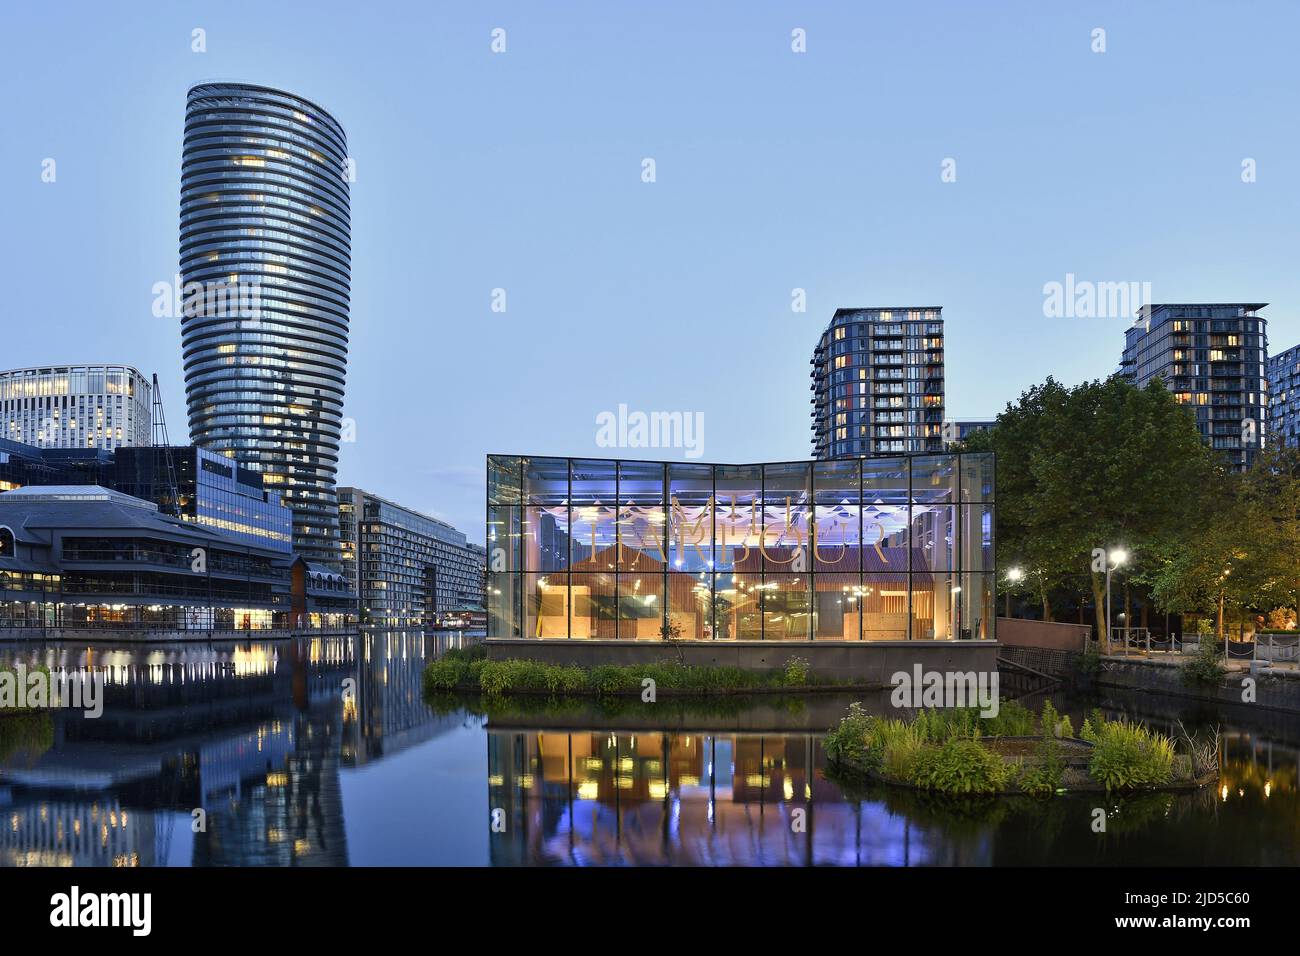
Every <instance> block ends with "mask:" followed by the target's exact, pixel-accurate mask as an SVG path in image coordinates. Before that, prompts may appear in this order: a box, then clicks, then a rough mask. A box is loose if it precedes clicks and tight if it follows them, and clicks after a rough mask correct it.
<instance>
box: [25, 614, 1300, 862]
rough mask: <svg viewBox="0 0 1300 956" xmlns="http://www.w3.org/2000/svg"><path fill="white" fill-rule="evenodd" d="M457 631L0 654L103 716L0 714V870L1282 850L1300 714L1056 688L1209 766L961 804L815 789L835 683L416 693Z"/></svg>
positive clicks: (1251, 858) (1071, 706)
mask: <svg viewBox="0 0 1300 956" xmlns="http://www.w3.org/2000/svg"><path fill="white" fill-rule="evenodd" d="M464 640H465V638H464V637H463V636H462V635H449V636H446V635H444V636H437V637H435V636H432V635H430V636H427V637H426V636H423V635H420V634H417V633H390V634H383V633H380V634H365V635H362V636H358V637H352V638H320V639H316V640H312V641H297V642H283V641H282V642H266V643H258V642H252V643H243V644H211V645H209V644H193V645H167V646H150V645H140V644H116V645H110V644H100V645H95V646H93V647H89V648H88V647H85V646H70V645H48V646H47V645H40V644H23V645H14V644H7V645H0V662H2V663H9V664H12V663H14V662H16V661H24V662H27V663H43V664H46V665H47V666H50V667H53V668H58V667H65V668H75V667H83V666H87V664H89V666H91V667H94V668H96V669H98V670H99V671H101V672H102V673H103V674H104V675H105V679H106V682H107V689H106V699H107V704H106V707H105V711H104V714H103V716H102V717H100V718H99V719H87V718H86V717H84V716H83V715H82V714H81V713H80V712H75V711H68V710H59V711H56V712H53V713H46V714H42V715H40V716H37V717H12V716H9V717H3V718H0V866H23V865H79V866H85V865H90V866H113V865H127V866H231V865H235V866H238V865H254V866H256V865H274V866H343V865H353V866H366V865H430V864H444V865H447V864H450V865H535V864H545V865H665V864H668V865H699V864H707V865H745V866H806V865H824V864H830V865H843V866H923V865H979V866H985V865H992V866H998V865H1012V864H1039V865H1056V864H1097V865H1111V866H1114V865H1126V864H1144V865H1152V864H1167V865H1200V864H1283V865H1293V864H1297V863H1300V796H1298V794H1300V761H1298V760H1297V755H1298V752H1300V717H1296V716H1289V715H1280V714H1274V713H1269V712H1265V711H1261V710H1253V709H1248V708H1244V707H1243V708H1240V709H1234V710H1233V711H1232V712H1227V711H1218V710H1213V709H1198V708H1197V707H1196V706H1195V705H1192V706H1190V707H1189V706H1188V705H1187V704H1186V703H1185V702H1178V701H1173V700H1168V699H1162V698H1158V697H1153V696H1150V695H1148V696H1143V697H1132V696H1127V697H1119V696H1116V697H1108V698H1104V699H1098V700H1073V701H1072V700H1058V701H1057V703H1058V706H1059V707H1061V708H1062V709H1065V710H1067V711H1072V712H1073V713H1074V714H1075V715H1076V721H1075V723H1076V726H1077V725H1078V722H1079V721H1078V719H1077V716H1078V715H1080V714H1081V713H1082V712H1083V710H1084V709H1085V708H1091V707H1093V706H1101V707H1102V708H1103V709H1105V710H1106V711H1107V712H1108V713H1109V714H1111V715H1115V714H1118V713H1126V714H1128V715H1130V716H1134V717H1140V718H1142V719H1145V720H1147V721H1149V722H1151V723H1153V724H1156V725H1158V726H1160V727H1161V728H1162V729H1171V728H1172V727H1174V723H1175V721H1177V720H1180V719H1181V720H1182V721H1184V722H1185V724H1186V726H1187V727H1188V728H1189V729H1194V728H1197V727H1205V726H1209V725H1218V726H1220V727H1221V729H1222V730H1223V739H1224V747H1223V771H1222V779H1221V781H1220V782H1219V784H1218V785H1216V786H1215V787H1213V788H1206V789H1204V790H1201V791H1199V792H1196V793H1191V794H1182V795H1148V796H1143V797H1128V798H1124V799H1107V798H1103V797H1100V796H1096V795H1079V796H1065V797H1057V798H1055V799H1052V800H1047V801H1034V800H1029V799H1015V800H1007V799H988V800H984V801H980V802H974V803H972V802H962V803H953V802H951V801H945V800H942V799H936V798H927V797H924V796H919V795H916V794H913V793H910V792H905V791H898V790H892V789H889V788H876V789H868V790H866V791H864V792H855V791H853V790H851V789H846V788H844V787H841V786H840V785H839V784H837V783H836V782H835V781H833V780H831V779H827V777H826V775H825V773H824V764H825V760H824V754H823V752H822V747H821V732H822V731H823V730H824V729H825V728H826V727H828V726H830V725H831V723H832V722H833V721H834V719H835V717H836V716H837V715H838V714H840V713H842V712H843V710H844V708H845V707H846V706H847V704H848V702H849V701H848V699H846V698H830V697H825V696H819V697H815V698H808V699H793V700H787V699H765V700H762V701H760V702H758V703H751V704H748V705H738V704H734V703H728V702H723V703H720V704H714V705H711V706H708V707H703V708H700V707H686V706H683V705H680V704H670V703H661V704H659V705H654V706H653V707H647V706H642V705H639V704H621V705H617V706H614V707H609V708H599V707H593V706H590V705H587V704H579V705H573V706H567V707H560V708H556V707H543V706H540V705H530V706H523V707H520V706H514V707H509V708H505V709H499V710H493V712H492V713H490V714H487V713H483V712H482V711H481V710H479V709H478V705H477V704H469V705H468V706H467V704H466V702H464V701H455V700H442V701H435V702H432V706H431V705H430V704H429V703H426V702H425V701H424V700H423V698H422V695H421V689H420V674H421V670H422V667H423V664H424V661H425V660H426V659H428V658H431V657H433V656H436V655H437V654H439V653H441V651H442V649H443V648H444V647H446V646H447V645H449V644H456V643H461V642H463V641H464ZM349 681H350V683H349ZM864 703H865V704H866V706H868V707H869V708H878V709H881V710H883V708H884V707H885V700H884V699H883V697H882V698H880V699H874V700H868V701H865V702H864ZM197 808H201V809H202V810H203V811H204V814H205V819H204V820H203V821H202V822H203V824H204V825H203V828H202V831H201V832H195V829H196V825H195V815H194V811H195V810H196V809H197ZM1097 808H1101V809H1103V810H1104V811H1105V813H1106V832H1105V833H1097V832H1094V829H1093V824H1094V819H1095V810H1096V809H1097Z"/></svg>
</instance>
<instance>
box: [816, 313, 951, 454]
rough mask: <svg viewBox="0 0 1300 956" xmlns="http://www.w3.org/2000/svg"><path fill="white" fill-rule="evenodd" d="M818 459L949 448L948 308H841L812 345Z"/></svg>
mask: <svg viewBox="0 0 1300 956" xmlns="http://www.w3.org/2000/svg"><path fill="white" fill-rule="evenodd" d="M811 364H812V373H811V376H812V393H813V396H812V405H813V409H812V431H813V436H812V444H813V456H814V457H815V458H819V459H827V458H855V457H870V456H873V455H900V454H916V453H918V452H939V451H942V450H943V409H944V402H943V379H944V366H943V309H942V308H941V307H940V306H920V307H904V308H889V309H886V308H870V309H836V310H835V315H834V317H833V318H832V319H831V323H830V325H828V326H827V327H826V331H824V332H823V333H822V335H821V339H820V340H819V341H818V343H817V347H816V348H815V349H814V350H813V357H812V360H811Z"/></svg>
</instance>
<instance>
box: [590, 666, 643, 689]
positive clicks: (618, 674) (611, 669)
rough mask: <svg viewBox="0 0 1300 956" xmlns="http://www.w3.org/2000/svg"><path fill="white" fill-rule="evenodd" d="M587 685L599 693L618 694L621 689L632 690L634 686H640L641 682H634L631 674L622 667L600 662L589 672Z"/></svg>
mask: <svg viewBox="0 0 1300 956" xmlns="http://www.w3.org/2000/svg"><path fill="white" fill-rule="evenodd" d="M587 686H589V687H590V688H591V689H592V690H594V691H595V692H596V693H597V694H617V693H619V692H620V691H625V690H631V689H632V688H633V687H640V682H639V681H637V682H636V683H635V684H633V683H632V681H631V680H630V678H629V675H628V674H627V673H626V672H625V671H624V669H623V668H621V667H615V666H614V665H613V664H600V665H597V666H596V667H593V668H592V669H591V670H590V671H588V672H587Z"/></svg>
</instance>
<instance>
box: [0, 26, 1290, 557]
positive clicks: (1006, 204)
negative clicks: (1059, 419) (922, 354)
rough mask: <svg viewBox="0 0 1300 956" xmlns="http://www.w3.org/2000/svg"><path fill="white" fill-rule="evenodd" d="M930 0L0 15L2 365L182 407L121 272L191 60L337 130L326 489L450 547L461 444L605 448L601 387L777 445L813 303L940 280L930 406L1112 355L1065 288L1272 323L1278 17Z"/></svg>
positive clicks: (473, 481)
mask: <svg viewBox="0 0 1300 956" xmlns="http://www.w3.org/2000/svg"><path fill="white" fill-rule="evenodd" d="M1175 6H1176V7H1177V9H1178V11H1179V13H1180V17H1179V18H1178V19H1177V20H1175V19H1172V18H1171V17H1170V16H1169V14H1170V13H1171V12H1172V11H1173V10H1174V8H1175ZM943 8H944V9H943V12H942V15H940V16H936V15H935V14H934V13H933V12H926V13H921V12H918V11H908V10H879V11H876V10H872V11H864V10H859V9H855V8H850V7H848V6H847V5H845V6H843V7H839V8H836V9H828V10H787V9H783V8H780V7H778V6H776V5H763V6H759V7H757V8H754V9H749V10H747V11H746V16H745V17H744V19H743V20H741V19H738V18H736V17H735V16H734V15H733V14H731V13H728V12H725V11H722V10H709V9H695V8H692V7H689V6H687V5H676V6H673V7H670V8H667V9H660V10H657V11H656V12H655V13H654V15H649V14H647V15H646V16H645V17H644V18H642V19H639V20H638V19H637V18H630V17H628V16H627V15H626V14H625V13H624V12H622V11H616V10H612V9H608V8H606V7H604V6H603V5H599V4H583V5H573V6H569V7H566V8H563V9H556V10H546V11H538V10H536V9H533V8H530V7H528V6H527V5H524V4H503V5H498V6H494V7H493V8H492V9H490V10H479V9H476V8H474V7H472V6H470V5H468V4H455V5H446V6H444V7H443V8H440V9H437V10H432V11H429V10H426V9H425V8H424V7H422V6H421V5H416V4H411V5H396V6H394V7H392V8H391V9H392V10H393V11H394V12H391V13H389V14H388V15H387V16H386V17H384V18H382V19H379V18H369V17H367V16H366V15H365V11H363V10H361V9H359V8H356V7H354V6H351V5H343V4H333V3H327V4H323V5H321V7H320V9H319V12H318V15H316V16H314V17H312V18H302V17H300V16H299V15H298V13H297V11H295V10H293V9H291V8H285V9H263V8H260V7H259V8H257V10H256V17H257V19H258V20H259V22H260V23H261V24H262V25H263V26H262V28H261V29H259V30H257V31H249V30H247V29H245V25H246V23H247V21H248V19H249V17H250V16H252V11H253V10H254V8H253V7H252V6H251V5H248V4H232V5H228V6H225V7H222V8H220V9H218V8H215V7H214V8H210V9H198V10H186V9H174V10H173V9H163V10H144V9H140V10H132V9H130V8H127V9H125V10H121V11H117V10H115V11H109V10H106V9H104V10H101V9H95V8H87V9H86V10H84V11H78V13H77V15H76V16H75V17H73V18H69V17H67V16H61V15H59V13H58V12H56V11H52V10H40V11H36V10H24V11H14V12H9V13H8V14H7V16H6V18H5V20H6V27H7V29H6V30H4V31H0V35H2V36H3V39H0V53H3V57H4V61H5V62H6V64H7V65H8V69H6V70H5V72H4V76H5V79H4V84H5V91H6V92H8V93H9V94H10V95H9V97H8V100H9V102H10V103H11V109H12V110H13V111H14V114H15V115H14V116H13V118H12V120H11V123H10V131H9V135H7V136H6V138H5V141H4V143H3V144H0V168H2V169H3V170H4V173H5V175H4V181H5V183H6V186H5V192H4V200H5V203H6V208H7V210H8V212H9V215H10V217H11V221H13V222H18V223H22V224H23V225H24V229H23V230H21V231H20V230H9V231H6V233H5V236H4V238H3V240H0V243H3V245H2V246H0V248H2V249H3V253H4V259H5V261H6V263H7V264H8V270H9V274H10V275H11V276H12V277H13V280H14V281H12V282H11V283H10V285H11V293H10V299H9V301H10V309H11V314H12V315H13V317H14V319H15V321H11V323H10V325H9V335H8V336H7V337H6V344H7V348H6V350H5V359H4V361H3V362H0V365H2V366H3V367H6V368H9V367H22V366H30V365H40V364H49V363H58V364H66V363H74V362H85V361H92V360H93V361H112V362H123V363H127V364H130V365H133V366H135V367H137V368H139V369H141V371H143V372H145V373H146V374H149V373H151V372H154V371H156V372H157V373H158V375H159V378H160V382H161V385H162V389H163V396H164V399H165V403H166V410H167V416H168V419H169V423H170V424H171V427H172V431H173V433H174V434H177V433H183V432H184V427H183V423H184V422H185V415H184V409H185V405H184V387H183V375H182V368H181V349H180V322H179V320H178V319H174V318H155V317H154V316H153V315H152V314H151V304H152V302H153V298H154V296H153V293H152V291H151V290H152V288H153V286H154V285H155V284H156V283H158V282H170V281H171V280H172V277H173V276H174V275H175V274H176V273H177V272H178V258H177V229H176V208H177V201H178V197H179V195H180V160H181V147H182V137H183V117H184V102H185V96H186V92H187V91H188V89H189V88H190V87H191V86H192V85H194V84H195V83H198V82H202V81H205V80H213V79H232V80H241V81H246V82H251V83H258V84H265V85H267V86H273V87H278V88H282V89H287V90H291V91H294V92H296V93H299V94H301V95H303V96H306V97H309V98H311V99H313V100H314V101H316V102H319V103H320V104H321V105H322V106H323V107H325V108H326V109H328V110H329V111H330V112H331V113H332V114H333V115H334V116H336V117H337V118H338V119H339V121H340V122H341V124H342V125H343V126H344V128H345V129H346V131H347V134H348V142H349V146H350V149H351V152H352V155H353V158H354V159H355V160H356V181H355V183H353V184H352V217H353V219H352V231H353V270H352V323H351V351H350V355H349V362H348V386H347V396H346V404H345V408H344V415H345V417H347V418H350V419H352V420H354V421H355V425H356V441H355V442H354V443H345V444H344V445H343V447H342V449H341V463H340V468H339V474H338V480H339V483H340V484H347V485H357V486H362V487H366V488H371V489H373V490H374V491H375V492H376V493H379V494H382V495H384V496H386V497H389V498H391V499H393V500H396V501H400V502H402V503H403V504H405V505H407V506H409V507H412V508H416V509H419V510H422V511H426V512H428V513H430V514H433V515H435V516H437V517H440V518H443V519H445V520H448V521H450V522H451V523H452V524H454V525H455V526H456V527H458V528H460V529H461V530H462V531H464V532H466V534H468V535H469V537H470V540H473V541H481V539H482V535H483V527H482V501H483V477H484V476H483V461H484V456H485V454H486V453H491V452H499V453H511V452H520V451H530V452H537V453H548V454H555V455H570V456H582V455H593V456H604V457H617V456H618V454H619V453H618V452H617V451H616V450H609V449H603V448H601V447H600V445H599V444H598V443H597V431H598V429H597V421H596V420H597V416H599V415H600V414H601V413H603V412H611V411H615V410H617V409H618V408H619V406H620V405H627V406H629V407H630V408H632V409H634V410H636V409H639V410H646V411H651V410H662V411H682V412H690V413H697V412H698V413H702V414H703V419H704V421H705V422H706V429H705V435H706V442H705V445H704V448H703V451H702V460H704V461H719V462H728V461H773V460H785V459H800V458H806V457H808V452H809V449H808V412H809V404H808V397H809V391H808V383H809V379H808V356H809V354H810V351H811V349H812V347H813V345H814V344H815V342H816V340H817V337H818V335H819V334H820V333H821V331H822V330H823V329H825V327H826V325H827V323H828V321H829V320H830V318H831V316H832V314H833V313H834V311H835V309H837V308H842V307H845V308H847V307H856V306H865V307H870V306H879V305H889V304H892V303H899V302H924V303H934V304H935V305H940V306H942V307H943V315H944V318H945V320H946V339H947V342H946V346H947V358H946V412H947V415H948V416H949V417H950V418H958V419H961V418H989V417H992V416H993V415H995V414H996V413H997V412H999V411H1000V410H1001V409H1002V408H1003V407H1004V405H1005V404H1006V403H1007V402H1008V401H1011V400H1014V399H1015V398H1016V397H1017V396H1018V395H1019V393H1020V392H1021V391H1022V390H1023V389H1025V388H1027V387H1029V386H1030V385H1032V384H1034V383H1036V382H1040V381H1042V379H1044V378H1045V377H1046V376H1047V375H1052V376H1054V377H1055V378H1057V379H1058V380H1060V381H1063V382H1065V383H1070V384H1072V383H1076V382H1079V381H1082V380H1084V379H1092V378H1099V377H1104V376H1106V375H1109V374H1111V373H1112V372H1114V371H1115V370H1116V368H1117V367H1118V364H1119V359H1120V354H1121V351H1122V349H1123V344H1124V330H1125V328H1126V327H1127V325H1128V324H1129V320H1127V319H1122V318H1107V319H1097V318H1093V319H1087V318H1078V319H1063V318H1062V319H1051V318H1047V317H1045V315H1044V307H1043V303H1044V295H1043V286H1044V285H1045V284H1046V283H1051V282H1065V281H1066V277H1067V276H1069V275H1073V276H1076V277H1078V278H1079V279H1081V280H1085V281H1094V282H1125V283H1127V282H1135V283H1150V288H1151V294H1152V298H1153V299H1154V301H1156V302H1236V301H1256V302H1267V303H1269V306H1268V308H1266V309H1265V310H1263V313H1262V314H1263V316H1264V317H1265V318H1267V319H1268V322H1269V329H1268V335H1269V350H1270V352H1272V353H1275V352H1278V351H1281V350H1283V349H1286V348H1288V347H1290V346H1292V345H1294V344H1296V342H1297V341H1300V319H1298V318H1297V316H1298V315H1300V310H1298V308H1297V307H1298V306H1300V284H1297V280H1296V278H1295V275H1294V272H1295V270H1294V267H1293V265H1292V263H1293V261H1294V259H1295V254H1294V253H1295V240H1294V238H1293V228H1292V225H1291V221H1290V219H1291V217H1290V216H1289V215H1288V213H1289V211H1290V210H1291V209H1292V208H1294V207H1295V204H1296V200H1297V199H1300V187H1298V186H1297V182H1296V177H1295V176H1293V175H1291V174H1290V169H1289V164H1290V162H1291V157H1292V156H1293V155H1295V154H1296V152H1297V146H1298V145H1300V144H1298V143H1297V133H1296V131H1295V130H1294V129H1292V128H1291V127H1292V124H1289V123H1288V122H1286V121H1285V119H1284V117H1286V116H1288V115H1289V112H1290V111H1289V106H1290V103H1291V102H1292V100H1293V97H1294V94H1295V88H1296V81H1295V79H1294V78H1293V77H1292V76H1291V75H1290V72H1289V71H1288V69H1287V66H1286V64H1287V63H1288V58H1287V57H1286V55H1285V54H1286V53H1287V52H1288V51H1287V50H1285V49H1284V47H1283V44H1285V43H1286V42H1287V37H1288V35H1289V33H1290V31H1289V30H1287V29H1285V26H1284V24H1285V23H1286V22H1287V21H1290V22H1292V23H1294V22H1295V20H1296V16H1295V13H1294V11H1292V10H1290V9H1288V8H1286V7H1285V6H1282V5H1269V12H1270V13H1271V14H1272V17H1271V18H1266V17H1264V16H1258V17H1254V16H1253V17H1250V18H1244V17H1239V16H1233V15H1232V14H1231V13H1230V12H1229V11H1226V10H1225V9H1224V8H1222V7H1217V6H1213V5H1209V4H1194V5H1190V6H1189V5H1186V4H1181V5H1173V4H1153V5H1149V6H1146V7H1144V8H1143V9H1141V10H1130V9H1125V8H1123V7H1120V6H1118V5H1116V6H1114V7H1109V8H1108V7H1100V8H1097V9H1093V10H1089V11H1083V10H1079V11H1069V10H1043V9H1041V8H1039V7H1037V6H1035V5H1032V4H1021V5H1004V6H1003V7H1002V8H1000V9H998V10H988V9H974V8H972V9H967V8H965V7H964V6H962V5H959V4H945V5H943ZM1270 21H1271V22H1270ZM196 28H201V29H203V30H204V31H205V34H204V37H205V43H206V52H203V53H196V52H193V51H192V49H191V45H192V31H193V30H194V29H196ZM496 28H501V29H504V30H505V31H506V35H505V42H506V49H505V52H502V53H493V52H492V48H491V44H492V31H493V30H494V29H496ZM1096 28H1102V29H1104V30H1105V31H1106V34H1105V38H1106V50H1105V52H1104V53H1096V52H1093V49H1092V46H1093V43H1094V41H1093V39H1092V32H1093V30H1094V29H1096ZM796 29H802V30H804V31H806V42H807V52H806V53H795V52H793V51H792V49H791V43H792V39H791V31H792V30H796ZM1240 62H1249V63H1250V66H1251V69H1250V71H1249V73H1248V74H1247V76H1246V78H1245V79H1236V78H1233V79H1232V80H1228V79H1226V78H1225V77H1226V76H1227V73H1226V69H1227V65H1228V64H1233V63H1240ZM669 64H671V68H669V66H668V65H669ZM33 91H34V92H33ZM846 94H850V95H847V96H846ZM846 103H857V104H858V105H859V107H860V108H859V109H857V110H846V108H845V104H846ZM646 158H652V159H654V160H655V172H656V181H655V182H653V183H647V182H643V181H642V170H643V165H642V164H643V160H644V159H646ZM46 159H53V160H55V162H56V167H55V168H56V170H57V175H56V178H55V180H54V182H45V181H43V180H42V172H43V165H42V164H43V162H44V161H45V160H46ZM948 159H952V160H955V163H956V165H955V170H956V181H955V182H944V181H943V178H942V174H943V171H944V170H943V163H944V161H945V160H948ZM1247 159H1251V160H1254V161H1255V163H1256V170H1257V180H1256V181H1255V182H1243V180H1242V163H1243V161H1245V160H1247ZM18 280H21V281H18ZM496 289H504V290H505V293H506V301H507V310H506V311H505V312H504V313H498V312H493V311H492V303H493V294H494V290H496ZM795 289H803V290H806V300H807V305H806V311H805V312H794V311H792V309H791V300H792V292H793V290H795ZM25 317H26V318H32V317H34V318H36V319H39V321H16V320H18V319H22V318H25ZM636 455H637V457H649V458H666V459H683V458H685V457H686V456H684V455H683V454H682V453H681V451H680V450H676V451H674V450H672V449H666V450H657V449H644V450H638V451H637V452H636ZM391 456H397V458H398V460H399V461H401V463H402V464H401V467H393V465H392V458H391Z"/></svg>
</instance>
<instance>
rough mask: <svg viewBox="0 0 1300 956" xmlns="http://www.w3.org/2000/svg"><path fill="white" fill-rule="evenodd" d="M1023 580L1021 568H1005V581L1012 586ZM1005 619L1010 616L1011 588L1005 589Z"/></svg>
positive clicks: (1023, 574) (1023, 575)
mask: <svg viewBox="0 0 1300 956" xmlns="http://www.w3.org/2000/svg"><path fill="white" fill-rule="evenodd" d="M1024 579H1025V572H1024V569H1023V568H1007V580H1008V581H1009V582H1011V583H1012V584H1019V583H1020V582H1021V581H1023V580H1024ZM1006 616H1007V617H1010V616H1011V588H1007V613H1006Z"/></svg>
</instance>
